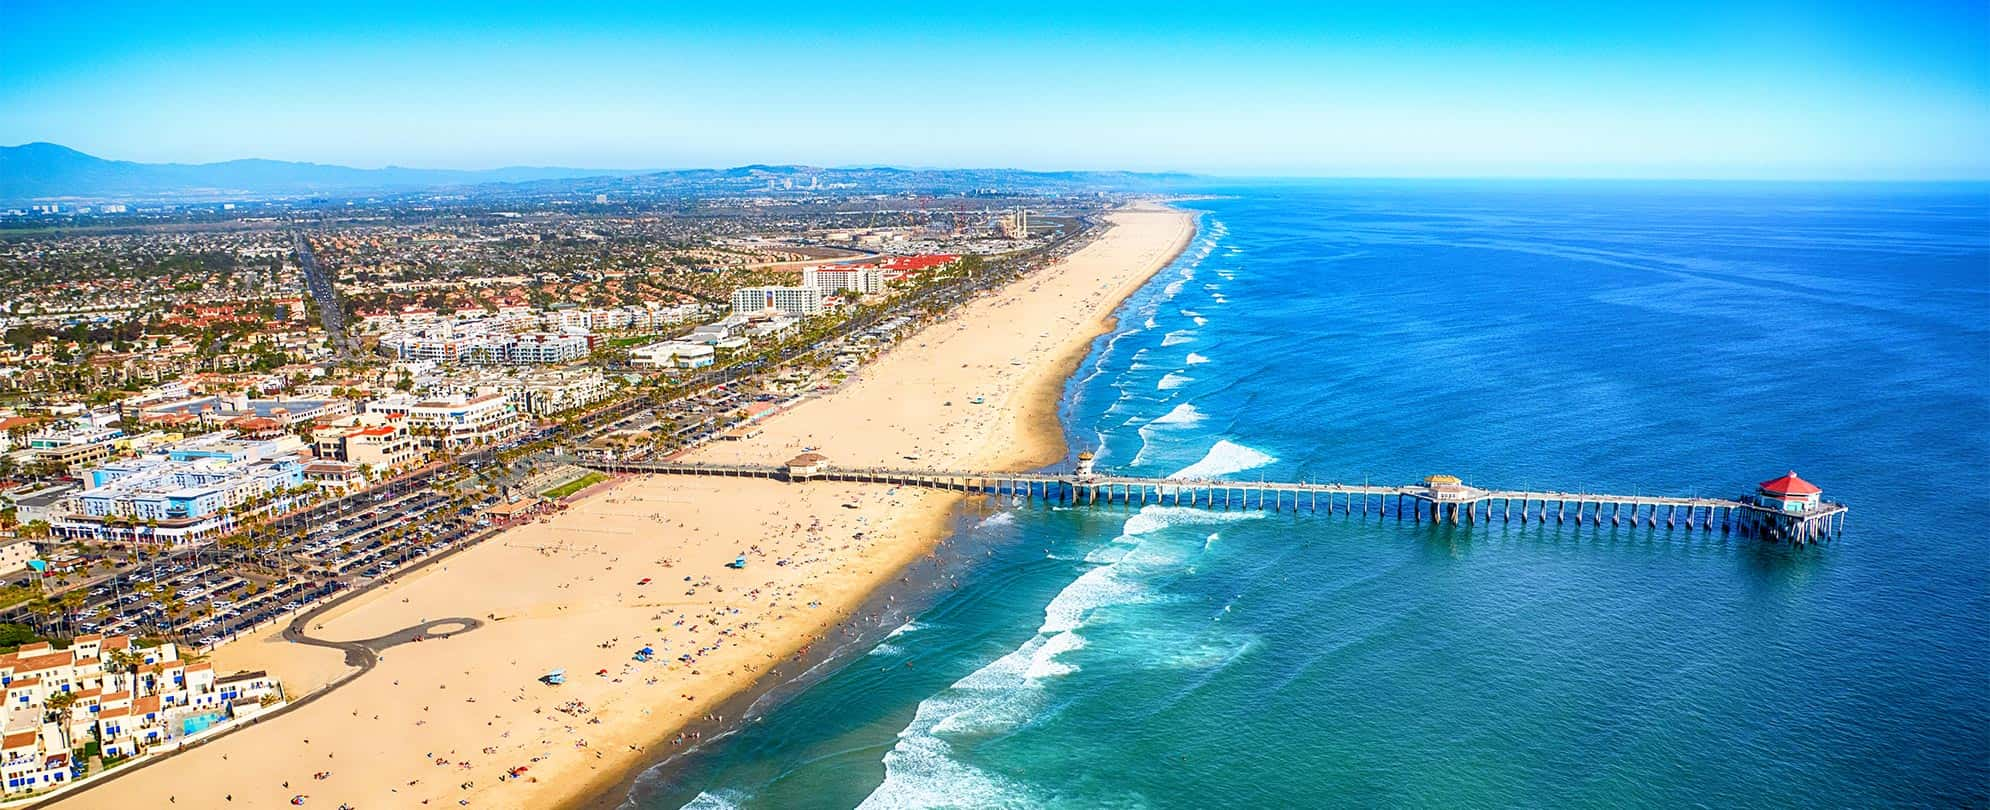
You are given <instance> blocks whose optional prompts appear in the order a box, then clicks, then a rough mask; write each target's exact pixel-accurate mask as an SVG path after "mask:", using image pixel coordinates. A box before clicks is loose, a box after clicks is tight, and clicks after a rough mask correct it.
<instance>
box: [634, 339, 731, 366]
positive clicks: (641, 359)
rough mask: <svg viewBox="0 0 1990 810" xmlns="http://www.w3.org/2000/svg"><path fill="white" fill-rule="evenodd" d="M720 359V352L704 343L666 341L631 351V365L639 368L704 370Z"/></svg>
mask: <svg viewBox="0 0 1990 810" xmlns="http://www.w3.org/2000/svg"><path fill="white" fill-rule="evenodd" d="M717 358H718V350H717V349H715V348H713V347H712V346H710V345H707V344H704V343H691V342H687V341H683V340H666V341H662V342H659V343H652V344H650V345H648V346H638V347H636V348H634V349H631V350H630V351H629V365H632V366H635V367H637V368H703V367H705V366H709V365H711V364H712V363H713V362H715V361H716V360H717Z"/></svg>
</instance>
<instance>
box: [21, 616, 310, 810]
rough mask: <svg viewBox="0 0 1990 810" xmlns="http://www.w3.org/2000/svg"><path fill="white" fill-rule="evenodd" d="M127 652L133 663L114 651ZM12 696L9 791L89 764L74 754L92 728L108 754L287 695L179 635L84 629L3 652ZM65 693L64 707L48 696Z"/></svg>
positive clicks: (169, 744) (190, 734) (159, 744)
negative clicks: (195, 656) (191, 653)
mask: <svg viewBox="0 0 1990 810" xmlns="http://www.w3.org/2000/svg"><path fill="white" fill-rule="evenodd" d="M126 659H129V660H130V665H129V666H120V665H118V664H117V663H115V662H117V661H120V660H126ZM0 684H4V689H5V698H6V701H7V709H8V712H7V716H6V731H5V735H4V739H0V779H4V782H0V784H4V785H5V792H6V793H8V794H21V793H29V792H35V791H42V790H47V789H49V788H54V787H60V786H62V785H64V784H66V783H68V782H69V781H71V780H74V779H76V778H77V777H78V776H79V775H81V774H82V773H83V772H84V769H83V768H82V767H81V765H82V763H78V762H73V761H71V759H70V754H71V753H72V752H73V751H75V750H77V749H81V748H84V743H85V742H87V741H89V740H90V739H91V738H92V737H94V738H95V739H96V741H97V743H98V753H100V754H101V755H102V756H103V757H104V759H105V760H107V761H111V762H115V761H116V760H118V759H120V758H123V757H127V756H131V755H132V754H134V753H138V752H140V751H142V750H148V749H149V750H151V751H154V752H157V751H160V750H170V749H174V748H178V747H180V746H182V745H186V744H188V743H191V742H194V741H196V740H198V739H201V738H204V737H206V736H208V735H211V734H213V733H217V732H219V731H222V730H225V729H228V728H232V727H233V724H234V723H236V722H238V721H242V720H246V719H248V718H251V717H255V716H257V715H259V714H261V713H262V712H264V711H266V710H268V709H270V708H272V707H273V706H275V705H279V704H280V703H281V702H282V701H283V700H284V695H283V690H282V685H281V684H279V683H278V682H277V680H276V679H275V678H272V677H270V676H269V675H268V674H266V673H263V672H241V673H236V674H234V675H227V676H217V674H216V672H215V670H214V664H212V663H210V662H207V661H187V660H184V659H182V658H181V657H180V650H179V647H178V645H175V644H173V643H172V642H161V643H158V644H155V645H153V646H149V647H147V646H141V644H140V642H138V641H137V640H135V639H133V638H132V637H130V636H123V635H118V636H101V635H96V634H86V635H81V636H77V637H76V639H75V640H74V641H71V642H70V643H69V646H68V648H67V649H61V650H58V649H55V648H54V647H53V646H52V645H50V644H49V643H48V642H45V641H43V642H34V643H31V644H24V645H22V646H21V647H20V648H19V649H17V650H15V651H14V652H11V653H3V654H0ZM56 695H68V696H69V697H68V698H66V700H68V701H69V704H70V705H69V707H68V708H67V709H66V710H62V711H54V712H51V711H50V710H49V709H47V708H46V702H47V701H48V699H49V698H52V697H54V696H56Z"/></svg>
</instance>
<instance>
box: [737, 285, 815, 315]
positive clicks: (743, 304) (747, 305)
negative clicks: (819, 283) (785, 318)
mask: <svg viewBox="0 0 1990 810" xmlns="http://www.w3.org/2000/svg"><path fill="white" fill-rule="evenodd" d="M769 309H773V310H779V311H781V312H782V313H785V314H788V315H792V316H794V317H797V318H807V317H811V316H815V315H820V314H822V291H821V290H818V289H816V288H814V287H742V288H740V289H737V290H733V292H732V311H733V313H734V314H746V313H749V312H760V311H763V310H769Z"/></svg>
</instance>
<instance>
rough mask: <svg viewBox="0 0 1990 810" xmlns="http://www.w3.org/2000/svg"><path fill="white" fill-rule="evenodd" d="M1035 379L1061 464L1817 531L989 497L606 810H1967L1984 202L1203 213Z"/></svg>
mask: <svg viewBox="0 0 1990 810" xmlns="http://www.w3.org/2000/svg"><path fill="white" fill-rule="evenodd" d="M1217 191H1220V192H1224V193H1227V194H1229V195H1231V196H1229V197H1227V198H1225V199H1218V200H1210V201H1203V202H1197V203H1194V204H1193V207H1194V208H1196V209H1197V210H1199V211H1202V212H1203V214H1202V229H1201V232H1200V235H1199V237H1198V240H1197V242H1196V244H1195V245H1194V246H1193V247H1192V248H1191V250H1190V251H1189V252H1188V253H1187V254H1185V255H1184V256H1183V257H1182V259H1180V260H1179V261H1177V262H1176V263H1175V264H1174V265H1173V266H1172V267H1170V268H1169V269H1168V270H1166V271H1164V272H1163V273H1162V274H1161V275H1159V276H1158V277H1157V278H1156V279H1155V280H1154V282H1153V283H1151V284H1150V285H1148V286H1147V287H1146V288H1145V289H1143V290H1142V291H1141V292H1140V293H1139V294H1137V295H1136V296H1135V297H1134V298H1133V299H1132V300H1130V301H1129V302H1128V303H1127V305H1126V309H1125V313H1124V317H1123V318H1122V321H1121V329H1120V331H1118V332H1117V333H1115V334H1113V335H1111V336H1108V337H1107V338H1103V339H1101V341H1100V342H1099V344H1098V346H1097V348H1096V350H1095V351H1094V353H1093V355H1092V358H1091V360H1090V361H1089V362H1088V363H1087V364H1086V365H1085V367H1084V368H1083V369H1081V371H1080V373H1079V375H1078V376H1077V377H1076V378H1075V379H1074V380H1073V381H1072V382H1071V384H1070V386H1069V389H1068V396H1067V400H1066V403H1065V411H1066V417H1067V421H1066V424H1067V426H1068V430H1069V433H1070V434H1071V438H1072V442H1073V444H1074V446H1076V447H1096V448H1098V449H1099V451H1100V454H1101V461H1100V464H1101V466H1102V467H1104V468H1108V469H1115V470H1125V471H1130V472H1137V473H1146V474H1175V473H1184V474H1190V475H1227V476H1230V477H1235V478H1240V479H1254V478H1256V477H1258V476H1260V475H1262V476H1266V477H1303V478H1308V479H1314V480H1334V479H1338V480H1361V479H1363V478H1370V479H1372V480H1376V481H1408V480H1412V479H1415V478H1419V477H1421V476H1423V475H1426V474H1429V473H1432V472H1452V473H1456V474H1459V475H1462V476H1465V477H1467V478H1468V479H1470V480H1471V481H1473V482H1476V483H1480V484H1483V485H1499V486H1532V487H1537V488H1569V489H1577V488H1580V489H1589V490H1603V491H1626V492H1637V491H1642V492H1667V493H1681V494H1732V493H1735V492H1738V491H1742V490H1744V489H1746V488H1747V487H1749V486H1751V485H1752V484H1753V482H1755V481H1758V480H1762V479H1766V478H1769V477H1772V476H1774V475H1777V474H1780V473H1782V472H1783V471H1784V470H1785V469H1788V468H1791V467H1794V468H1796V469H1797V470H1798V471H1799V472H1800V473H1801V474H1803V475H1804V476H1805V477H1806V478H1808V479H1810V480H1812V481H1814V482H1816V483H1818V484H1819V485H1821V486H1822V487H1824V489H1825V490H1826V495H1827V497H1830V498H1833V499H1840V500H1844V501H1847V502H1849V503H1850V504H1852V506H1853V508H1854V512H1853V516H1852V519H1851V524H1850V531H1849V533H1848V535H1847V536H1846V537H1845V538H1844V539H1842V540H1839V541H1837V542H1835V543H1833V544H1830V545H1826V546H1822V547H1813V548H1806V549H1794V548H1789V547H1782V546H1769V545H1763V544H1759V543H1757V542H1754V541H1747V540H1740V539H1737V538H1732V537H1723V536H1721V535H1719V534H1718V533H1716V534H1712V535H1707V534H1701V533H1687V532H1684V531H1667V530H1664V529H1658V530H1648V529H1637V530H1632V529H1612V528H1609V527H1603V528H1600V529H1599V528H1596V527H1583V528H1580V529H1577V528H1573V527H1554V526H1547V527H1542V526H1538V525H1528V526H1525V527H1522V526H1519V525H1517V524H1516V525H1503V526H1502V525H1494V526H1481V527H1448V526H1447V527H1430V526H1424V525H1413V524H1400V523H1397V522H1396V521H1395V520H1394V519H1393V518H1391V519H1389V520H1381V519H1377V518H1373V517H1370V518H1367V519H1363V518H1360V517H1354V518H1348V517H1333V518H1324V517H1317V516H1301V517H1294V516H1290V515H1258V514H1253V515H1237V514H1232V515H1228V516H1225V515H1221V514H1212V513H1208V512H1197V511H1191V510H1180V509H1160V508H1151V507H1150V508H1147V509H1143V510H1117V509H1112V510H1103V509H1102V510H1095V511H1088V510H1048V509H1043V508H1040V507H1039V508H1031V509H1017V510H1006V511H1001V512H998V513H995V514H992V515H985V516H982V517H980V518H977V519H976V520H975V521H974V525H973V527H972V528H970V529H968V530H967V532H966V536H965V537H964V538H963V542H966V543H971V544H975V547H976V548H977V549H980V548H983V547H985V552H983V555H982V556H975V557H974V558H973V559H974V560H975V561H974V562H973V563H972V565H971V566H970V567H969V568H968V569H967V570H965V571H963V572H961V573H962V581H963V583H964V584H963V585H962V587H960V588H959V589H958V590H951V591H948V592H945V593H944V594H942V595H941V596H940V597H939V598H938V599H937V600H936V601H935V602H934V604H933V605H932V606H931V607H930V608H928V609H925V610H923V611H921V612H920V613H919V614H918V615H917V616H916V617H915V618H914V619H913V620H912V621H910V622H908V623H907V624H906V625H905V626H904V627H902V628H900V629H899V630H898V632H896V633H894V634H893V635H892V636H891V637H889V638H886V639H884V640H883V641H882V642H880V643H879V644H877V645H876V646H875V647H874V648H871V649H868V650H867V651H863V652H861V653H860V654H859V655H858V656H856V657H855V658H854V659H853V660H851V661H850V662H848V663H847V664H844V665H842V666H841V667H840V668H837V669H836V670H835V671H834V672H833V673H831V674H829V675H828V676H826V677H824V678H823V679H822V680H821V681H820V682H818V683H815V684H814V685H813V686H811V687H809V688H808V689H806V690H805V691H803V692H801V693H800V694H799V695H797V696H795V697H794V698H793V699H791V700H789V701H787V702H786V703H785V704H783V705H781V706H780V707H778V708H777V709H774V710H773V711H772V712H770V713H767V714H765V715H764V716H762V717H760V718H759V719H758V720H757V721H756V722H754V723H752V724H750V725H749V726H748V727H747V728H746V729H744V730H743V731H741V732H739V733H737V734H734V735H731V736H729V737H726V738H724V739H722V740H719V741H717V742H715V743H712V744H709V745H707V746H706V747H705V748H704V749H702V750H701V751H699V752H698V753H697V754H696V755H694V756H691V757H688V758H687V759H685V760H682V761H679V762H676V763H673V764H671V765H670V766H668V767H666V768H660V769H658V770H656V771H655V772H652V773H650V774H648V775H646V776H645V778H644V779H643V780H642V781H641V783H640V784H639V785H638V786H637V788H636V789H635V791H634V792H633V793H632V795H631V796H630V799H629V801H630V803H631V804H632V805H634V806H638V807H644V808H650V807H678V806H683V805H686V804H689V805H691V806H697V807H721V806H746V807H784V808H785V807H852V806H871V807H921V806H962V807H1027V806H1049V807H1206V806H1211V805H1224V806H1294V805H1305V806H1360V807H1371V806H1418V807H1436V806H1442V807H1495V806H1515V805H1523V806H1604V805H1608V806H1623V805H1633V806H1653V807H1656V806H1668V807H1669V806H1678V805H1686V804H1698V805H1712V806H1733V805H1749V806H1759V805H1772V806H1798V805H1804V806H1809V805H1832V806H1881V805H1885V806H1893V805H1902V804H1907V805H1957V804H1963V805H1983V804H1986V803H1990V551H1986V547H1985V538H1984V537H1983V532H1982V529H1981V526H1982V524H1981V522H1980V521H1979V519H1978V518H1979V515H1978V513H1979V512H1980V509H1979V508H1978V506H1977V502H1978V500H1979V499H1980V496H1979V495H1978V493H1980V492H1981V491H1983V489H1984V488H1985V486H1986V485H1990V475H1986V473H1985V464H1986V462H1990V448H1986V439H1985V436H1986V433H1985V431H1984V430H1983V428H1982V425H1984V424H1986V422H1990V327H1986V325H1985V324H1986V318H1990V224H1986V223H1990V192H1986V189H1985V188H1984V187H1981V186H1966V187H1934V186H1898V187H1894V186H1797V185H1764V186H1749V185H1738V184H1723V185H1713V186H1693V185H1667V184H1641V185H1609V184H1594V183H1569V184H1517V183H1515V184H1468V183H1417V184H1360V185H1350V184H1339V185H1303V184H1289V185H1269V186H1257V187H1250V188H1236V189H1218V190H1217Z"/></svg>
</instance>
